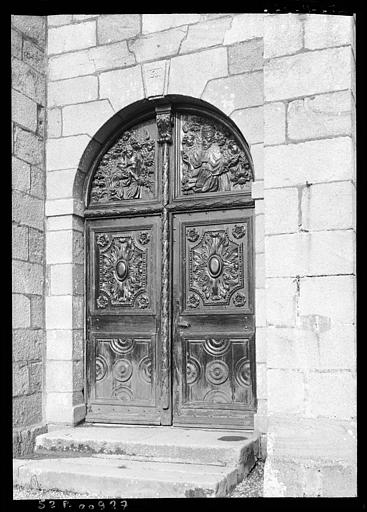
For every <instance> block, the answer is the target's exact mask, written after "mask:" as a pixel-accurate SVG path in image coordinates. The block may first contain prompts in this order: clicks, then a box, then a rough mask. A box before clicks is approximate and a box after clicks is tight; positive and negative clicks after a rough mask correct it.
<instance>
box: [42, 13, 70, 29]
mask: <svg viewBox="0 0 367 512" xmlns="http://www.w3.org/2000/svg"><path fill="white" fill-rule="evenodd" d="M72 19H73V15H72V14H55V15H54V16H47V24H48V26H49V27H59V26H60V25H67V24H68V23H71V21H72Z"/></svg>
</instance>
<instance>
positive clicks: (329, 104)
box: [287, 91, 354, 140]
mask: <svg viewBox="0 0 367 512" xmlns="http://www.w3.org/2000/svg"><path fill="white" fill-rule="evenodd" d="M353 108H354V107H353V100H352V95H351V93H350V91H340V92H334V93H331V94H322V95H320V96H311V97H308V98H303V99H300V100H295V101H292V102H291V103H289V105H288V113H287V120H288V137H289V138H290V139H295V140H297V139H312V138H317V137H331V136H333V135H352V133H353V126H352V109H353Z"/></svg>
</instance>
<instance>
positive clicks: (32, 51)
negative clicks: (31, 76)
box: [23, 39, 45, 73]
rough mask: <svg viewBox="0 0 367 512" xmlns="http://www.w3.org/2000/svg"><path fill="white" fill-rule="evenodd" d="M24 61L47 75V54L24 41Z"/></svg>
mask: <svg viewBox="0 0 367 512" xmlns="http://www.w3.org/2000/svg"><path fill="white" fill-rule="evenodd" d="M23 60H24V62H26V63H27V64H29V65H30V66H32V67H34V69H36V70H37V71H38V72H39V73H45V54H44V52H43V51H41V50H40V49H39V48H37V46H35V45H34V44H32V43H31V42H30V41H27V40H26V39H25V40H24V43H23Z"/></svg>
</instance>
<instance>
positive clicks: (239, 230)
mask: <svg viewBox="0 0 367 512" xmlns="http://www.w3.org/2000/svg"><path fill="white" fill-rule="evenodd" d="M245 234H246V228H245V226H240V225H238V224H236V225H235V227H234V228H233V229H232V235H233V236H234V237H235V238H242V237H244V236H245Z"/></svg>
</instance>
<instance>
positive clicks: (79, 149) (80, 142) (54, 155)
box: [46, 135, 90, 171]
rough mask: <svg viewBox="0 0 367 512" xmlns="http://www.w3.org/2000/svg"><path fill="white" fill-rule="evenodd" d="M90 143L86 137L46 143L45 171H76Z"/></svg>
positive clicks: (67, 138) (66, 138)
mask: <svg viewBox="0 0 367 512" xmlns="http://www.w3.org/2000/svg"><path fill="white" fill-rule="evenodd" d="M89 141H90V137H89V136H88V135H74V136H72V137H63V138H61V139H50V140H48V141H47V142H46V144H47V146H46V160H47V166H46V167H47V170H49V171H57V170H59V169H73V168H74V169H76V168H77V167H78V165H79V162H80V159H81V157H82V154H83V152H84V150H85V148H86V147H87V145H88V143H89Z"/></svg>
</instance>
